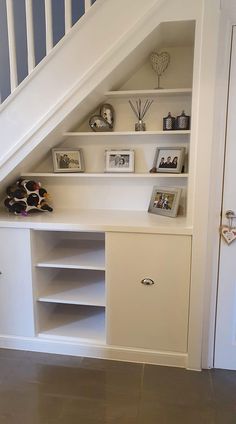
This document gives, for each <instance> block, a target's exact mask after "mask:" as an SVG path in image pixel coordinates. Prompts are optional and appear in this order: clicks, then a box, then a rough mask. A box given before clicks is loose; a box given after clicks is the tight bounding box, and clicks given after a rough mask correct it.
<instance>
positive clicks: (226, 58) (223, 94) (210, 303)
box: [202, 0, 236, 368]
mask: <svg viewBox="0 0 236 424" xmlns="http://www.w3.org/2000/svg"><path fill="white" fill-rule="evenodd" d="M233 1H234V0H232V1H231V0H230V2H229V1H228V0H227V1H225V0H222V1H221V18H220V28H219V37H218V59H217V74H216V84H215V100H214V103H215V114H214V149H212V161H211V180H210V193H209V194H211V193H212V194H213V196H212V197H211V209H209V213H208V243H207V245H208V249H207V251H208V254H207V267H206V281H208V284H207V285H206V290H205V306H204V320H203V341H202V368H213V367H214V353H215V352H214V349H215V330H216V308H217V291H218V274H219V259H220V234H219V227H220V225H221V208H222V199H223V182H224V159H225V148H226V133H227V109H228V94H229V72H230V63H231V47H232V33H233V27H234V26H235V24H236V7H235V5H234V4H233Z"/></svg>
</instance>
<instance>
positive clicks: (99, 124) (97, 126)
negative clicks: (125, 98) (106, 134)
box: [89, 103, 115, 132]
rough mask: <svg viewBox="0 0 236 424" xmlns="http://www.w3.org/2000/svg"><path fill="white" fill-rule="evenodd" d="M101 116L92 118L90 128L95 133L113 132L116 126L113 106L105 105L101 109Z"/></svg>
mask: <svg viewBox="0 0 236 424" xmlns="http://www.w3.org/2000/svg"><path fill="white" fill-rule="evenodd" d="M99 113H100V114H98V115H93V116H91V118H90V120H89V125H90V128H92V130H93V131H95V132H99V131H111V130H112V129H113V124H114V115H115V114H114V109H113V107H112V105H110V104H108V103H105V104H103V105H102V106H101V107H100V112H99Z"/></svg>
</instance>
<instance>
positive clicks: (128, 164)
mask: <svg viewBox="0 0 236 424" xmlns="http://www.w3.org/2000/svg"><path fill="white" fill-rule="evenodd" d="M105 172H134V150H127V149H126V150H105Z"/></svg>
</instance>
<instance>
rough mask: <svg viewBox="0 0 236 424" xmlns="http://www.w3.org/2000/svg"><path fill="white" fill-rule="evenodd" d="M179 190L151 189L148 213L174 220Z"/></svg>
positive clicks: (177, 206)
mask: <svg viewBox="0 0 236 424" xmlns="http://www.w3.org/2000/svg"><path fill="white" fill-rule="evenodd" d="M180 195H181V189H180V188H169V187H168V188H167V187H165V188H160V187H158V186H154V187H153V191H152V197H151V201H150V204H149V208H148V212H151V213H155V214H157V215H165V216H170V217H172V218H175V217H176V216H177V214H178V208H179V201H180Z"/></svg>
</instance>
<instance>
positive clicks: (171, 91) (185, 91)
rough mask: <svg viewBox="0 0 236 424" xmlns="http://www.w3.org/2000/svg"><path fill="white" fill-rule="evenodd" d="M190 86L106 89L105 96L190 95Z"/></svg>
mask: <svg viewBox="0 0 236 424" xmlns="http://www.w3.org/2000/svg"><path fill="white" fill-rule="evenodd" d="M191 94H192V89H191V88H168V89H164V88H163V89H156V90H117V91H107V92H106V93H105V96H106V97H132V96H139V97H146V96H151V97H156V96H157V97H158V96H173V95H191Z"/></svg>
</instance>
